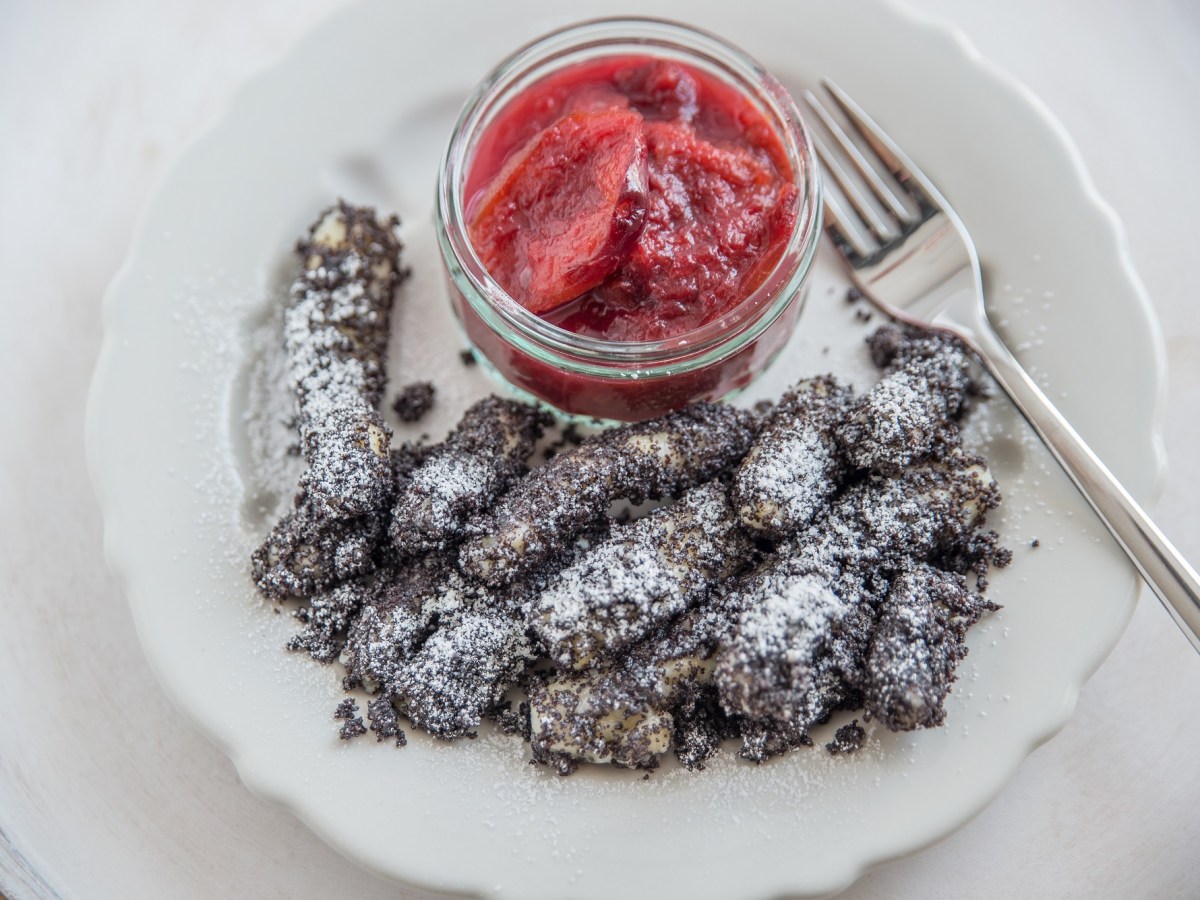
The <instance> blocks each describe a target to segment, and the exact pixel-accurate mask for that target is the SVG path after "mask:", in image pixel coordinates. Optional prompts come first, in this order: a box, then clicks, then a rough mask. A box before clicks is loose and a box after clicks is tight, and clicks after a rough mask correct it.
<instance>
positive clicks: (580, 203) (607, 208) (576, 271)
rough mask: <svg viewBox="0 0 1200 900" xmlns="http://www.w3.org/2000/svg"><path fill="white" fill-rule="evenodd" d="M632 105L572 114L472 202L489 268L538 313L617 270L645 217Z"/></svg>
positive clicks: (642, 154)
mask: <svg viewBox="0 0 1200 900" xmlns="http://www.w3.org/2000/svg"><path fill="white" fill-rule="evenodd" d="M641 118H642V117H641V116H640V115H639V114H638V113H636V112H632V111H630V110H627V109H620V108H617V109H608V110H603V111H599V112H584V111H577V112H572V113H570V114H568V115H566V116H564V117H563V118H561V119H560V120H558V121H557V122H555V123H554V124H553V125H551V126H550V127H549V128H546V129H545V130H544V131H542V132H541V133H540V134H538V135H535V136H534V137H533V138H532V139H531V140H530V141H529V142H528V143H527V144H526V145H525V146H524V147H523V148H521V149H520V150H519V151H517V153H516V154H515V155H514V156H512V157H511V158H510V159H509V160H508V162H507V163H505V165H504V168H503V169H501V170H500V173H499V174H498V175H497V176H496V177H495V179H494V180H493V181H492V182H491V184H490V185H489V186H488V187H487V188H486V189H485V190H484V191H483V193H481V194H480V195H479V196H478V197H477V198H476V200H475V202H474V203H473V204H472V208H471V212H470V226H469V228H470V233H471V240H472V242H473V243H474V245H475V250H476V252H477V253H478V254H479V256H480V259H481V260H482V262H483V264H484V266H486V267H487V269H488V271H489V272H490V273H491V275H492V277H493V278H495V279H496V280H497V281H498V282H499V283H500V285H501V287H503V288H504V289H505V291H507V292H508V293H509V294H510V295H511V296H512V297H513V298H514V299H516V300H517V301H518V302H520V303H521V304H522V305H523V306H525V307H526V308H527V309H529V310H530V311H531V312H535V313H542V312H546V311H548V310H551V309H554V308H555V307H556V306H559V305H561V304H563V303H565V302H566V301H568V300H571V299H573V298H574V297H578V296H579V295H580V294H582V293H584V292H585V291H588V290H590V289H592V288H594V287H595V286H596V285H598V284H600V282H602V281H603V280H604V279H605V278H607V277H608V276H609V275H611V274H612V273H613V272H615V271H616V270H617V268H618V267H619V266H620V265H621V263H622V262H623V261H624V259H625V256H626V255H627V253H628V252H629V249H630V247H631V246H632V244H633V241H634V240H635V239H636V238H637V236H638V233H639V232H640V231H641V229H642V225H643V224H644V223H645V219H646V205H645V197H646V142H645V138H644V136H643V134H642V129H641Z"/></svg>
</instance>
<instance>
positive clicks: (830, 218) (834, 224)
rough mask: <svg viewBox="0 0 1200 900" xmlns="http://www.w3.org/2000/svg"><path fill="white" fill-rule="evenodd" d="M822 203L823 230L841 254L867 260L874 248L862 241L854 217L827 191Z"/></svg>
mask: <svg viewBox="0 0 1200 900" xmlns="http://www.w3.org/2000/svg"><path fill="white" fill-rule="evenodd" d="M822 163H824V160H822ZM823 203H824V206H825V230H826V231H827V232H829V234H830V236H831V237H832V238H833V239H834V240H835V241H836V242H839V243H840V244H841V245H842V247H843V252H846V251H849V252H850V253H853V254H855V256H857V258H858V259H869V258H870V257H871V256H872V254H873V253H875V252H876V251H875V248H874V247H872V246H871V245H870V244H868V243H867V242H866V241H865V240H863V236H862V234H861V233H860V232H859V230H858V227H857V225H855V224H854V223H855V217H854V215H853V214H852V213H850V212H849V211H848V210H847V209H846V207H844V206H843V205H842V201H841V200H840V199H838V197H837V196H836V195H835V194H833V193H832V192H830V191H828V190H826V191H825V192H824V197H823Z"/></svg>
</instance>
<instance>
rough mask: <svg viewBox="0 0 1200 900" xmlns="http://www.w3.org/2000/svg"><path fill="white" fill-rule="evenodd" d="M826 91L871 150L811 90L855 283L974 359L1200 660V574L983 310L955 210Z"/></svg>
mask: <svg viewBox="0 0 1200 900" xmlns="http://www.w3.org/2000/svg"><path fill="white" fill-rule="evenodd" d="M823 84H824V87H825V89H826V90H827V91H828V93H829V95H830V96H831V97H832V98H833V100H834V102H835V104H836V105H837V106H838V107H840V109H841V111H842V113H843V114H844V117H845V119H846V121H847V122H849V124H850V126H851V127H852V128H853V130H854V131H856V132H857V133H858V134H859V135H860V136H861V138H862V140H863V141H864V142H865V143H866V145H867V147H866V148H863V149H860V148H859V146H857V145H856V143H855V142H854V141H853V140H851V139H850V137H849V136H848V135H847V133H846V131H845V130H844V129H843V128H842V127H841V125H840V124H839V123H838V121H837V118H836V117H835V116H833V115H832V114H831V113H830V112H829V110H828V109H827V108H826V107H825V106H824V105H822V103H821V101H820V100H819V99H818V98H817V96H816V95H815V94H813V92H812V91H806V92H805V95H804V96H805V100H806V102H807V103H808V105H809V106H811V107H812V109H813V111H814V112H815V113H816V114H817V117H818V119H820V120H821V121H822V122H823V123H824V125H825V128H826V129H827V131H828V132H829V134H830V136H831V137H832V138H833V145H832V147H833V148H836V149H831V146H830V145H828V144H826V143H825V142H824V141H822V140H821V139H820V138H819V137H818V138H814V143H815V144H816V148H817V154H818V156H819V157H820V160H821V164H822V167H823V169H824V173H825V175H826V176H827V177H828V179H829V180H830V181H832V182H833V183H834V184H836V185H837V188H838V189H839V190H840V193H841V197H838V196H836V195H835V194H834V192H832V191H829V190H826V191H825V222H826V231H827V233H828V235H829V236H830V237H831V238H832V240H833V243H834V245H835V246H836V248H837V250H838V252H839V254H840V255H841V257H842V259H843V260H844V261H845V263H846V266H847V269H848V271H849V273H850V276H851V278H852V280H853V281H854V283H855V284H856V285H857V286H858V288H859V289H860V290H861V291H862V292H863V294H864V295H865V296H866V297H867V299H868V300H870V301H871V302H872V303H873V304H874V305H875V306H876V307H878V308H879V309H880V310H882V311H883V312H884V313H885V314H886V315H889V316H891V317H893V318H895V319H898V320H900V321H903V322H908V323H910V324H913V325H918V326H921V327H924V328H930V327H933V328H939V329H941V330H944V331H947V332H950V333H952V334H954V335H956V336H957V337H958V338H959V339H960V340H962V341H963V343H965V344H966V345H967V346H968V347H970V348H971V350H973V351H974V352H975V354H976V355H977V356H978V357H979V359H980V360H981V361H982V363H983V365H984V367H985V368H986V369H987V371H988V372H989V373H990V374H991V375H992V377H993V378H995V380H996V383H997V384H999V385H1000V387H1001V388H1002V389H1003V390H1004V392H1005V393H1006V394H1008V396H1009V398H1010V399H1011V400H1012V401H1013V403H1014V404H1015V405H1016V407H1017V409H1018V410H1020V412H1021V414H1022V415H1023V416H1024V417H1025V418H1026V419H1027V420H1028V422H1029V424H1030V425H1032V426H1033V428H1034V430H1035V431H1036V432H1037V433H1038V435H1040V436H1041V438H1042V440H1043V441H1044V442H1045V444H1046V446H1047V447H1048V448H1049V449H1050V452H1051V453H1052V454H1053V455H1054V457H1055V459H1057V460H1058V462H1059V464H1060V465H1061V466H1062V467H1063V469H1064V470H1065V471H1066V473H1067V474H1068V475H1069V476H1070V477H1071V480H1072V481H1074V482H1075V485H1076V487H1078V488H1079V490H1080V492H1081V493H1082V494H1083V496H1084V497H1085V498H1086V499H1087V501H1088V503H1090V504H1091V506H1092V508H1093V509H1094V510H1095V511H1096V513H1097V514H1098V515H1099V516H1100V518H1101V520H1102V521H1103V522H1104V524H1105V525H1106V526H1108V530H1109V531H1111V532H1112V535H1113V537H1115V538H1116V539H1117V542H1118V543H1119V544H1120V545H1121V547H1122V548H1124V550H1125V552H1126V553H1127V554H1128V555H1129V558H1130V560H1132V561H1133V563H1134V565H1135V566H1137V568H1138V571H1139V572H1141V574H1142V577H1143V578H1144V579H1145V580H1146V582H1147V584H1149V585H1150V587H1151V589H1152V590H1153V591H1154V593H1155V594H1157V595H1158V598H1159V599H1160V600H1161V601H1162V602H1163V605H1164V606H1165V607H1166V608H1167V611H1168V612H1169V613H1170V614H1171V616H1172V617H1173V618H1174V619H1175V622H1176V624H1178V625H1179V627H1180V628H1181V629H1182V630H1183V633H1184V634H1185V635H1187V637H1188V639H1189V640H1190V641H1191V642H1192V646H1193V647H1194V648H1195V649H1196V650H1197V651H1200V578H1197V575H1196V572H1195V570H1194V569H1193V568H1192V567H1191V566H1190V565H1188V563H1187V561H1186V560H1185V559H1184V558H1183V557H1182V556H1181V555H1180V553H1179V551H1178V550H1176V549H1175V548H1174V547H1173V546H1172V545H1171V543H1170V542H1169V541H1168V540H1167V539H1166V538H1165V537H1164V536H1163V534H1162V532H1161V531H1159V529H1158V527H1157V526H1156V525H1155V524H1154V523H1153V522H1152V521H1151V520H1150V517H1149V516H1148V515H1147V514H1146V512H1145V510H1143V509H1142V508H1141V506H1139V505H1138V503H1137V502H1136V501H1135V500H1134V499H1133V498H1132V497H1131V496H1130V495H1129V492H1128V491H1126V490H1125V488H1124V487H1123V486H1122V485H1121V483H1120V482H1119V481H1118V480H1117V479H1116V477H1115V476H1114V475H1113V474H1112V472H1110V471H1109V470H1108V468H1107V467H1106V466H1105V465H1104V463H1103V462H1101V460H1100V458H1099V457H1098V456H1096V454H1095V453H1094V452H1092V450H1091V448H1090V447H1088V445H1087V444H1086V443H1084V441H1083V439H1082V438H1081V437H1080V436H1079V435H1078V434H1077V433H1076V431H1075V429H1074V428H1072V427H1071V425H1070V423H1068V422H1067V420H1066V419H1065V418H1063V416H1062V414H1061V413H1060V412H1059V411H1058V410H1057V409H1056V408H1055V407H1054V404H1052V403H1051V402H1050V400H1049V399H1048V398H1047V397H1046V395H1045V394H1044V393H1042V391H1041V389H1040V388H1039V387H1038V386H1037V385H1036V384H1035V383H1034V382H1033V379H1031V378H1030V377H1029V375H1028V374H1027V373H1026V372H1025V370H1024V369H1023V368H1022V367H1021V364H1020V363H1019V362H1017V360H1016V359H1015V358H1014V357H1013V355H1012V353H1011V352H1009V350H1008V347H1006V346H1005V344H1004V342H1003V341H1002V340H1001V338H1000V337H999V335H997V334H996V331H995V329H994V328H993V327H992V325H991V323H990V322H989V321H988V316H987V309H986V307H985V305H984V293H983V280H982V277H981V275H980V269H979V259H978V257H977V256H976V253H975V246H974V244H973V243H972V242H971V238H970V235H969V234H968V233H967V230H966V228H965V227H964V226H963V224H962V221H961V220H960V219H959V218H958V216H957V215H956V214H955V212H954V210H953V209H952V208H951V207H950V204H948V203H947V202H946V200H945V198H943V197H942V195H941V193H940V192H939V191H938V189H937V188H936V187H935V186H934V184H933V183H932V182H931V181H930V180H929V179H928V178H927V177H926V176H925V175H924V174H923V173H922V172H921V170H920V169H918V168H917V167H916V166H915V165H913V163H912V162H911V161H910V160H909V159H908V157H907V156H906V155H905V153H904V151H903V150H901V149H900V148H899V147H898V146H897V145H896V143H895V142H894V141H893V140H892V139H891V138H889V137H888V136H887V134H885V133H884V131H883V130H882V129H881V128H880V127H879V126H878V125H876V124H875V123H874V122H873V121H872V120H871V118H870V117H869V116H867V115H866V113H864V112H863V111H862V109H861V108H859V106H858V105H857V104H856V103H855V102H854V101H853V100H852V99H850V97H849V96H847V94H846V93H845V91H843V90H841V89H840V88H839V87H838V86H837V85H835V84H833V83H832V82H830V81H825V82H823ZM871 155H874V156H875V157H877V159H876V161H875V162H876V163H878V164H879V165H875V164H873V163H872V161H871V159H869V157H870V156H871ZM879 168H882V169H883V170H886V171H887V172H890V173H891V175H892V176H893V179H894V182H895V185H896V186H897V187H898V188H899V190H898V191H897V190H895V189H893V187H892V186H889V184H888V182H887V180H885V179H886V176H885V177H880V172H879V171H878V169H879ZM852 173H853V174H852ZM863 185H865V187H866V189H867V190H868V191H869V192H870V194H873V195H874V197H875V199H876V200H877V201H878V202H877V203H875V202H872V200H871V199H870V198H869V197H868V196H867V195H866V193H864V191H863V190H862V186H863Z"/></svg>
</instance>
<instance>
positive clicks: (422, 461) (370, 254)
mask: <svg viewBox="0 0 1200 900" xmlns="http://www.w3.org/2000/svg"><path fill="white" fill-rule="evenodd" d="M395 224H396V223H395V220H394V219H391V220H387V221H381V220H379V219H378V217H377V216H376V214H375V212H374V211H373V210H370V209H361V208H354V207H349V206H346V205H345V204H339V205H337V206H334V207H332V208H331V209H329V210H327V211H326V212H324V213H323V214H322V215H321V217H320V218H319V219H318V221H317V223H316V225H314V226H313V228H312V230H311V231H310V232H309V234H308V235H307V237H306V238H305V239H303V240H302V241H301V242H300V244H299V246H298V252H299V255H300V259H301V263H302V268H303V271H302V274H301V275H300V276H299V277H298V278H297V280H296V282H295V283H294V285H293V288H292V291H291V297H290V300H289V304H288V307H287V309H286V311H285V334H284V343H285V349H286V353H287V360H288V365H289V374H290V380H291V384H292V387H293V388H294V391H295V396H296V401H297V404H296V424H297V427H298V430H299V435H300V445H301V450H302V453H303V455H304V458H305V461H306V464H307V470H306V471H305V473H304V475H303V477H302V478H301V481H300V484H299V490H298V493H297V495H296V497H295V500H294V503H293V508H292V509H291V510H290V512H289V513H288V514H287V515H286V516H284V518H283V519H282V520H281V521H280V522H279V523H278V524H277V525H276V527H275V528H274V530H273V531H272V532H271V534H270V535H269V536H268V537H267V539H266V541H265V542H264V544H263V545H262V546H261V547H260V548H259V549H258V550H256V551H255V553H254V555H253V559H252V570H253V576H254V579H255V581H256V582H257V584H258V586H259V588H260V589H261V590H262V592H263V593H264V594H265V595H267V596H268V597H270V598H273V599H276V600H280V601H283V600H296V599H299V600H300V601H301V603H300V607H299V609H298V611H297V616H298V617H299V619H300V621H301V623H302V628H301V630H300V631H299V633H298V634H297V635H296V636H295V637H294V638H293V639H292V640H291V641H290V643H289V647H290V648H291V649H293V650H300V651H306V652H308V653H309V654H311V655H312V656H313V657H314V658H315V659H317V660H319V661H321V662H327V663H328V662H333V661H335V660H340V662H341V664H342V665H343V666H344V667H345V670H346V676H345V680H344V686H345V688H346V690H347V691H355V690H359V689H362V690H365V691H366V692H368V693H370V694H371V695H373V699H371V700H370V702H369V703H368V704H367V708H366V718H367V722H368V723H369V729H370V730H371V731H373V732H375V734H376V736H377V739H378V740H381V741H382V740H385V739H387V740H394V741H395V742H396V744H397V745H402V744H404V743H405V737H404V733H403V731H402V730H401V723H402V720H405V719H406V720H407V721H408V722H410V723H411V724H412V725H413V726H415V727H417V728H420V729H423V730H424V731H427V732H429V733H430V734H432V735H435V736H437V737H439V738H443V739H447V740H450V739H454V738H460V737H464V736H473V735H474V733H475V732H476V730H477V728H478V727H479V725H480V723H481V722H482V721H483V720H485V719H491V720H493V721H495V722H497V723H498V724H499V725H500V727H502V728H503V729H505V730H507V731H509V732H512V733H515V734H520V735H521V736H523V737H524V738H525V739H526V740H527V741H529V743H530V746H531V752H532V758H533V760H535V761H536V762H539V763H546V764H549V765H552V766H554V767H555V768H556V769H557V771H559V772H561V773H563V774H567V773H570V772H572V771H574V770H575V769H576V768H577V767H578V765H579V763H580V762H593V763H612V764H615V765H619V766H626V767H637V768H644V769H650V768H654V767H655V766H657V765H658V762H659V759H660V757H661V756H662V755H663V754H665V753H666V752H667V751H668V750H673V751H674V752H675V754H676V755H677V756H678V757H679V759H680V760H681V761H682V762H683V763H684V764H685V765H686V766H687V767H689V768H703V764H704V761H705V760H707V759H709V758H710V757H711V756H712V755H713V754H715V753H716V752H717V751H718V748H719V745H720V743H721V741H722V740H725V739H728V738H737V739H740V741H741V748H740V750H739V755H740V756H742V757H744V758H745V759H748V760H753V761H754V762H762V761H764V760H766V759H768V758H770V757H772V756H775V755H777V754H780V753H783V752H785V751H788V750H792V749H794V748H798V747H801V746H806V745H811V744H812V740H811V739H810V738H809V736H808V733H809V731H810V729H811V728H813V727H814V726H816V725H818V724H820V723H823V722H825V721H827V720H828V719H829V717H830V716H831V715H832V714H833V713H834V712H835V711H838V710H862V717H863V719H864V720H865V721H874V722H878V723H880V724H881V725H882V726H884V727H886V728H888V729H891V730H893V731H906V730H910V729H915V728H928V727H933V726H937V725H940V724H942V722H943V721H944V718H945V711H944V701H945V699H946V696H947V694H948V693H949V691H950V689H951V686H952V684H953V682H954V679H955V669H956V667H957V665H958V663H959V661H960V660H961V659H962V658H963V657H964V655H965V654H966V648H965V646H964V638H965V635H966V632H967V629H968V628H969V627H970V626H971V625H973V624H974V623H975V622H976V621H977V620H978V619H979V618H980V617H981V616H982V615H984V614H985V613H986V612H988V611H990V610H994V609H996V606H995V605H994V604H992V603H990V602H989V601H987V600H986V599H985V598H984V597H983V596H982V595H981V592H982V591H983V590H985V588H986V578H985V575H986V572H987V570H988V567H989V566H990V565H1005V564H1007V562H1008V561H1009V559H1010V554H1009V553H1008V552H1007V551H1006V550H1004V549H1003V548H1001V547H999V546H998V543H997V537H996V535H995V533H994V532H988V531H984V530H983V525H984V521H985V516H986V514H987V512H988V511H989V510H991V509H993V508H994V507H995V506H996V505H997V504H998V503H999V500H1000V495H999V492H998V489H997V487H996V485H995V483H994V481H993V480H992V478H991V476H990V475H989V473H988V469H987V464H986V461H985V460H984V459H983V458H981V457H979V456H976V455H972V454H971V453H968V452H966V451H965V450H964V449H963V447H962V445H961V440H960V436H959V430H958V426H957V424H956V423H957V421H958V420H959V419H961V417H962V416H963V415H964V413H965V410H966V407H967V406H969V405H970V404H971V402H972V397H973V396H974V395H975V393H976V392H975V390H974V385H973V384H972V381H971V374H970V367H969V364H968V360H967V358H966V356H965V355H964V352H963V350H962V349H961V348H960V347H959V346H958V345H956V344H955V343H953V342H951V341H950V340H948V339H946V338H944V337H942V336H939V335H934V334H932V333H926V332H917V331H912V330H905V329H901V328H899V327H896V326H886V327H884V328H882V329H880V330H879V331H878V332H876V333H875V334H874V335H873V336H872V337H871V338H870V339H869V340H868V344H869V347H870V352H871V354H872V358H873V359H874V361H875V363H876V364H877V365H878V366H879V367H880V368H881V369H882V377H881V379H880V381H879V382H878V384H877V385H875V386H874V387H873V388H872V389H871V390H870V391H868V392H866V393H864V394H858V395H856V394H855V393H854V392H853V391H852V390H851V389H850V388H849V387H847V386H845V385H843V384H840V383H839V382H838V381H837V380H836V379H835V378H833V377H831V376H820V377H816V378H811V379H808V380H805V381H801V382H800V383H798V384H797V385H796V386H795V387H793V388H792V389H791V390H790V391H789V392H788V393H786V394H785V395H784V396H783V397H782V398H780V400H779V401H778V402H777V403H775V404H774V405H773V406H771V407H770V408H767V409H759V410H757V411H749V410H743V409H738V408H735V407H733V406H728V405H723V404H703V403H702V404H696V405H693V406H689V407H686V408H684V409H681V410H679V411H677V412H674V413H671V414H669V415H667V416H664V417H663V418H660V419H657V420H654V421H650V422H643V423H639V424H634V425H627V426H623V427H619V428H614V429H611V430H607V431H603V432H600V433H598V434H596V435H594V436H591V437H587V438H583V439H580V438H577V437H575V435H574V434H573V433H572V432H571V431H569V430H568V431H567V432H566V433H564V434H563V436H562V437H560V438H559V439H558V440H556V441H552V440H550V436H549V435H548V434H544V432H547V430H548V429H549V428H550V426H551V422H550V420H549V419H548V418H547V416H546V415H545V413H543V412H541V411H540V410H538V409H537V408H534V407H532V406H529V405H526V404H523V403H518V402H514V401H511V400H502V399H498V398H495V397H489V398H487V399H485V400H482V401H480V402H479V403H476V404H475V405H474V406H472V407H471V408H470V409H468V410H467V411H466V413H465V414H464V415H463V417H462V419H461V421H460V422H459V423H458V425H457V427H456V428H455V429H454V430H453V431H452V432H451V433H450V435H449V436H448V437H447V438H446V439H445V440H444V441H443V442H442V443H440V444H436V445H433V446H414V445H411V444H405V445H403V446H398V447H392V446H391V433H390V430H389V428H388V426H387V425H386V423H384V421H383V420H382V418H381V417H380V416H379V413H378V412H377V406H378V404H379V401H380V399H381V397H382V395H383V392H384V388H385V384H386V374H385V372H384V365H383V360H384V357H385V352H386V345H387V336H388V328H389V314H390V310H391V305H392V297H393V293H394V290H395V288H396V286H397V285H398V284H399V283H400V281H401V280H402V279H403V277H404V274H405V273H404V270H403V269H402V268H401V267H400V265H399V261H398V259H399V257H398V255H399V252H400V249H401V248H400V244H399V241H398V240H397V239H396V237H395ZM539 448H540V449H539ZM535 454H536V456H537V458H538V459H543V460H544V461H541V462H540V464H537V465H533V466H532V468H530V466H531V461H532V459H533V458H534V457H535ZM621 501H624V502H625V504H627V505H626V506H622V505H621ZM647 501H664V502H663V503H662V504H661V505H658V506H657V507H656V508H654V509H653V510H652V511H651V512H649V513H647V514H645V515H643V516H641V517H640V518H633V517H632V516H630V515H629V514H628V513H627V514H626V515H624V516H616V517H614V516H613V515H612V511H613V510H614V509H621V508H624V509H630V508H634V507H642V506H643V504H646V503H647ZM357 712H358V706H357V703H356V702H355V701H354V700H353V699H351V698H348V699H347V700H346V701H344V702H343V703H342V704H340V705H339V706H338V709H337V711H336V713H335V716H336V717H338V718H341V719H343V720H344V722H343V724H342V726H341V734H342V736H343V737H346V738H350V737H354V736H357V735H360V734H364V733H366V731H367V729H368V725H366V724H364V722H363V719H362V717H361V716H358V715H356V713H357ZM864 735H865V729H863V728H862V727H861V726H859V725H858V722H857V719H856V720H855V721H854V722H853V723H851V724H849V725H846V726H844V727H843V728H841V729H839V730H838V733H837V736H836V738H835V739H834V740H833V741H832V742H831V743H829V744H827V745H826V747H827V749H829V751H830V752H851V751H854V750H856V749H858V747H859V746H860V744H861V743H862V741H863V739H864Z"/></svg>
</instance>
